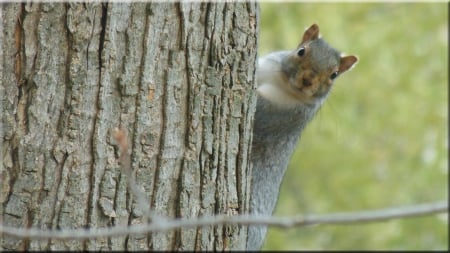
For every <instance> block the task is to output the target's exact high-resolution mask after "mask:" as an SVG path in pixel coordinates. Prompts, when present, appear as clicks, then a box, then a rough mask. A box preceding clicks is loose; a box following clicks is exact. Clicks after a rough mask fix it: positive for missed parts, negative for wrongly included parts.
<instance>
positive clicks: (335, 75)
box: [330, 71, 339, 80]
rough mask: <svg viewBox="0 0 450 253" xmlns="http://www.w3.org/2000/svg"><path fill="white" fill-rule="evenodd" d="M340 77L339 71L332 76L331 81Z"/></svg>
mask: <svg viewBox="0 0 450 253" xmlns="http://www.w3.org/2000/svg"><path fill="white" fill-rule="evenodd" d="M338 75H339V72H338V71H336V72H333V74H331V76H330V79H331V80H334V79H335V78H336V77H337V76H338Z"/></svg>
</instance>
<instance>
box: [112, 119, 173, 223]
mask: <svg viewBox="0 0 450 253" xmlns="http://www.w3.org/2000/svg"><path fill="white" fill-rule="evenodd" d="M112 136H113V138H114V139H115V140H116V142H117V144H118V146H119V149H120V150H119V152H120V156H119V164H120V166H121V167H120V168H121V171H122V172H123V173H125V174H126V175H127V176H128V187H129V189H130V191H131V192H132V193H133V195H134V197H135V198H136V199H135V201H136V205H137V209H138V210H139V211H141V212H142V213H143V214H142V215H143V216H144V217H147V218H148V219H150V220H152V221H153V222H162V221H164V220H165V218H164V217H162V216H160V215H157V214H156V213H155V212H152V210H151V209H150V204H149V203H148V201H147V198H146V196H145V194H144V191H142V190H141V189H139V188H138V184H137V182H136V171H133V169H132V168H131V156H130V153H129V151H128V146H129V145H128V143H129V139H128V135H127V132H126V131H125V130H124V129H120V128H114V129H113V131H112Z"/></svg>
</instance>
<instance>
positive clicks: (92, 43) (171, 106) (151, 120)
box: [0, 3, 257, 250]
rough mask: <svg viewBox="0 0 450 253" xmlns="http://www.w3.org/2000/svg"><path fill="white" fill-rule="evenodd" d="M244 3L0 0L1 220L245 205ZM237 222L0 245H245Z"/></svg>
mask: <svg viewBox="0 0 450 253" xmlns="http://www.w3.org/2000/svg"><path fill="white" fill-rule="evenodd" d="M256 14H257V8H256V4H255V3H239V4H226V3H214V4H210V3H186V4H179V3H135V4H134V3H133V4H123V3H122V4H111V3H109V4H106V3H104V4H99V3H96V4H94V3H91V4H68V3H45V4H40V3H33V4H31V3H30V4H21V3H15V4H1V5H0V15H1V16H0V22H1V23H0V80H1V83H0V110H1V111H0V112H1V125H0V140H1V145H0V149H1V150H0V158H1V160H0V175H1V194H0V202H1V206H0V208H1V214H2V218H1V219H2V220H1V222H2V223H3V224H5V225H11V226H15V227H24V228H27V227H35V228H40V229H44V230H45V229H66V228H99V227H108V226H114V225H118V224H137V223H143V222H145V221H146V218H145V217H143V212H142V210H138V208H137V206H136V198H135V196H134V195H133V194H131V193H130V192H129V191H128V189H127V183H128V179H127V176H126V175H125V174H124V173H122V172H121V169H120V166H119V163H118V149H117V145H116V143H115V141H114V139H113V138H112V137H111V131H112V129H113V128H115V127H122V128H123V129H126V131H127V132H128V137H129V146H130V150H129V153H130V157H131V164H132V168H133V169H134V170H135V172H136V178H137V184H138V187H139V188H140V189H142V190H143V191H144V192H145V194H146V197H147V199H148V205H149V206H151V209H152V210H154V211H155V212H156V213H158V214H161V215H164V216H167V217H198V216H202V215H214V214H228V215H234V214H239V213H246V212H248V204H249V180H250V178H249V175H250V165H249V163H248V158H249V153H250V152H249V151H250V145H251V125H252V120H253V119H252V118H253V114H254V108H255V101H256V100H255V95H254V92H253V91H252V90H253V87H254V83H255V82H254V73H255V69H254V66H255V57H256V51H257V46H256V38H257V32H256V26H257V24H256V23H257V17H256ZM246 235H247V228H246V227H245V226H217V227H204V228H198V229H183V230H178V231H173V232H168V233H153V234H146V235H141V236H123V237H114V238H97V239H93V240H86V241H75V240H66V241H62V240H44V241H38V240H33V239H29V240H28V239H27V240H19V239H15V238H11V237H7V236H2V238H1V248H2V249H28V250H52V249H59V250H63V249H74V250H75V249H76V250H82V249H85V250H108V249H116V250H123V249H127V250H138V249H141V250H146V249H166V250H167V249H183V250H193V249H196V250H200V249H201V250H213V249H216V250H221V249H244V248H245V240H246Z"/></svg>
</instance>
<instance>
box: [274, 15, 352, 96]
mask: <svg viewBox="0 0 450 253" xmlns="http://www.w3.org/2000/svg"><path fill="white" fill-rule="evenodd" d="M318 34H319V28H318V26H317V25H315V24H314V25H312V26H311V27H310V28H309V29H307V30H306V31H305V34H304V35H303V40H302V42H301V43H300V45H299V47H298V48H297V49H296V50H294V51H293V52H292V53H291V54H290V55H289V56H288V57H287V58H286V59H285V60H284V61H283V62H282V70H283V72H284V73H285V74H286V76H285V77H286V78H287V80H286V81H287V83H288V84H289V87H287V88H288V91H289V92H290V93H291V94H292V95H293V96H294V97H296V98H297V99H298V100H299V101H301V102H304V103H311V102H314V101H315V100H316V99H320V98H324V97H325V96H326V95H327V94H328V92H329V91H330V89H331V86H332V84H333V81H334V79H335V78H336V77H337V76H338V75H339V74H342V73H343V72H345V71H347V70H348V69H350V68H351V67H352V66H353V65H354V64H355V63H356V61H357V58H356V57H355V56H347V57H341V56H340V53H339V52H338V51H337V50H336V49H334V48H332V47H331V46H329V45H328V44H327V43H326V42H325V41H324V40H323V39H320V38H318Z"/></svg>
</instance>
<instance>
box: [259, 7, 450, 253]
mask: <svg viewBox="0 0 450 253" xmlns="http://www.w3.org/2000/svg"><path fill="white" fill-rule="evenodd" d="M260 6H261V16H260V41H259V42H260V44H259V45H260V47H259V51H258V52H259V55H264V54H266V53H268V52H271V51H276V50H285V49H294V48H295V47H296V46H297V44H298V43H299V42H300V41H299V40H300V38H301V36H302V34H303V31H304V29H306V28H307V27H308V26H310V25H311V24H312V23H317V24H318V25H319V27H320V31H321V34H322V36H323V38H324V39H325V40H327V41H328V42H329V43H330V44H331V45H332V46H333V47H335V48H337V49H339V50H340V51H342V52H345V53H347V54H356V55H358V56H359V58H360V61H359V63H358V64H357V65H356V67H355V68H354V69H353V70H352V71H350V72H348V73H345V74H344V75H342V76H341V77H339V78H338V79H337V81H336V82H335V87H334V88H333V90H332V92H331V94H330V96H329V98H328V100H327V102H325V104H324V105H323V107H322V109H321V110H320V111H319V113H318V115H317V116H316V117H315V118H314V120H313V121H312V122H311V123H310V124H309V125H308V127H307V128H306V130H305V131H304V132H303V135H302V139H301V141H300V143H299V145H298V148H297V151H296V152H295V154H294V157H293V159H292V160H291V163H290V166H289V169H288V171H287V173H286V176H285V180H284V181H283V184H282V189H281V194H280V199H279V202H278V206H277V209H276V211H275V215H277V216H289V215H295V214H299V213H303V214H326V213H333V212H347V211H357V210H367V209H378V208H385V207H392V206H402V205H412V204H418V203H424V202H431V201H438V200H446V199H447V198H448V156H447V153H448V125H447V123H448V90H449V89H448V13H447V11H448V4H447V3H282V2H281V3H261V5H260ZM447 236H448V215H447V214H442V215H434V216H427V217H422V218H408V219H400V220H392V221H388V222H378V223H368V224H356V225H346V226H342V225H340V226H338V225H324V226H315V227H303V228H295V229H289V230H285V229H279V228H270V229H269V233H268V236H267V240H266V243H265V246H264V248H263V249H280V250H281V249H283V250H293V249H303V250H310V249H315V250H430V249H433V250H444V249H448V239H447Z"/></svg>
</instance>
